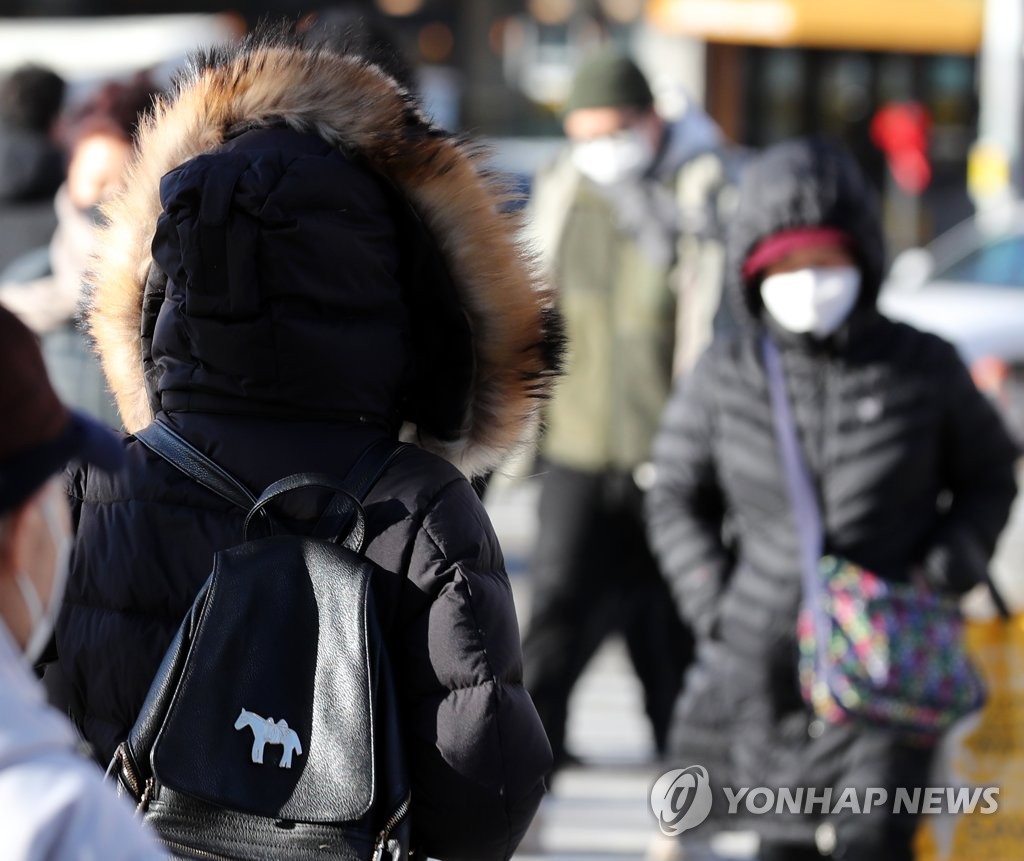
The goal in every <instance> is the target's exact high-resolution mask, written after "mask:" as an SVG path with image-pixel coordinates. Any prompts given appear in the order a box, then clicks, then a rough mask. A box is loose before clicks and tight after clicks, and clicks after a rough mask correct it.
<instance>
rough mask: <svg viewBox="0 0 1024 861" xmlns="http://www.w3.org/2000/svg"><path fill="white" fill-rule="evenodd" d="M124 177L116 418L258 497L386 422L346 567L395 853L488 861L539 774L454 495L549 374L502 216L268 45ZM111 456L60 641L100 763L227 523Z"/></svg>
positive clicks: (206, 88) (478, 545)
mask: <svg viewBox="0 0 1024 861" xmlns="http://www.w3.org/2000/svg"><path fill="white" fill-rule="evenodd" d="M325 81H326V82H332V86H333V87H336V88H337V91H336V92H335V91H334V90H332V88H331V87H325V84H324V82H325ZM289 105H291V106H294V110H293V112H291V113H289V111H287V110H285V108H286V107H287V106H289ZM282 116H284V119H282ZM311 117H312V119H311ZM314 127H315V128H316V133H311V131H310V129H311V128H314ZM339 139H340V140H341V141H342V142H345V144H346V145H345V146H344V147H342V146H340V145H339ZM140 153H141V155H140V161H139V163H138V164H137V165H136V168H135V171H134V173H133V176H132V179H131V180H130V182H129V185H128V189H127V191H126V193H125V196H124V197H123V198H121V199H119V201H118V202H117V203H116V204H115V205H114V207H113V208H112V210H111V213H110V215H111V224H110V227H109V228H108V229H107V231H106V233H105V239H104V246H103V250H102V251H101V253H100V255H99V259H98V261H97V267H96V274H95V275H94V280H93V287H94V294H93V300H92V307H91V309H90V312H89V316H90V324H91V328H92V332H93V333H94V334H95V335H96V336H97V341H98V346H99V351H100V355H101V358H102V360H103V363H104V368H105V370H106V371H107V374H108V377H109V378H110V380H111V382H112V385H113V388H114V393H115V395H116V397H117V400H118V405H119V407H120V409H121V413H122V417H123V418H124V419H125V422H126V424H127V426H128V428H129V430H135V429H138V428H139V427H142V426H145V425H146V424H148V422H149V421H150V420H151V417H152V415H153V414H156V415H161V416H162V417H163V418H164V419H165V420H167V421H169V422H170V423H171V424H173V425H174V426H175V427H176V428H177V429H178V430H179V432H180V433H181V434H182V435H184V436H185V437H186V438H188V439H189V440H190V441H192V442H193V443H194V444H195V445H196V446H198V447H199V448H201V449H202V450H203V451H205V452H206V453H207V454H208V455H210V456H211V457H213V458H214V459H215V460H216V461H218V462H219V463H220V464H221V465H223V466H224V467H225V468H226V469H228V470H229V471H231V472H232V473H234V474H235V475H236V476H238V477H239V478H240V479H241V480H242V481H243V482H245V483H246V484H248V486H249V487H250V488H251V489H253V490H255V491H258V490H260V489H262V488H263V487H265V486H266V485H267V484H268V483H270V482H272V481H274V480H276V479H278V478H281V477H283V476H285V475H289V474H291V473H294V472H297V471H315V472H326V473H330V474H333V475H336V476H344V475H345V473H346V472H347V471H348V469H349V467H350V466H351V465H352V463H354V461H355V459H356V458H357V457H358V455H359V454H360V452H362V451H363V449H364V448H365V447H366V446H367V445H368V444H369V443H370V442H371V441H373V440H374V439H377V438H379V437H380V436H382V435H391V436H394V435H396V433H397V429H398V425H399V424H400V423H403V422H404V423H405V424H406V433H407V435H409V436H411V437H412V438H414V439H416V440H417V441H418V442H419V443H420V448H414V449H412V450H410V451H407V452H405V453H404V454H402V455H401V456H400V457H399V459H398V460H397V461H396V462H395V463H393V464H392V465H391V466H390V468H389V469H388V470H387V472H386V473H385V474H384V475H383V476H382V477H381V479H380V480H379V481H378V483H377V484H376V486H375V487H374V488H373V490H372V491H371V492H370V494H369V496H368V497H367V499H366V504H365V505H366V512H367V529H368V544H367V547H368V549H367V554H368V556H369V557H370V558H371V559H373V560H374V561H375V562H377V563H378V564H379V565H380V566H381V567H382V568H384V569H385V571H386V572H388V576H387V577H385V578H383V579H382V580H381V581H380V582H378V583H376V584H375V589H376V591H377V592H378V603H377V606H378V608H379V609H380V612H381V614H382V618H383V620H384V623H385V625H386V628H387V630H388V631H389V639H390V646H391V655H392V660H393V663H394V665H395V672H396V677H397V680H398V687H399V696H400V699H401V709H402V714H403V715H404V717H405V724H404V730H405V736H406V742H407V747H408V755H409V760H410V780H411V783H412V791H413V811H412V814H411V818H412V823H413V824H412V827H413V842H414V845H415V846H416V847H417V848H418V849H419V850H421V851H423V852H424V853H425V854H427V855H430V856H432V857H437V858H440V859H466V861H470V859H472V861H479V859H504V858H508V857H509V856H510V855H511V854H512V852H513V851H514V849H515V846H516V844H517V843H518V841H519V839H520V838H521V836H522V834H523V833H524V831H525V829H526V827H527V825H528V824H529V822H530V819H531V818H532V816H533V813H534V811H535V810H536V807H537V805H538V804H539V802H540V798H541V796H542V794H543V791H544V784H543V777H544V775H545V773H546V772H547V771H548V769H549V766H550V750H549V747H548V743H547V740H546V738H545V735H544V731H543V728H542V726H541V724H540V722H539V719H538V717H537V714H536V712H535V710H534V708H533V704H532V702H531V701H530V699H529V696H528V695H527V693H526V692H525V690H524V689H523V687H522V684H521V655H520V645H519V638H518V627H517V623H516V616H515V610H514V607H513V604H512V594H511V589H510V587H509V583H508V579H507V577H506V574H505V570H504V563H503V560H502V555H501V550H500V548H499V546H498V543H497V540H496V538H495V536H494V533H493V531H492V529H491V526H490V524H489V521H488V518H487V515H486V513H485V511H484V509H483V507H482V506H481V504H480V502H479V501H478V499H477V497H476V495H475V494H474V493H473V491H472V489H471V488H470V485H469V483H468V482H467V479H466V477H465V474H464V473H469V474H472V473H473V472H474V471H477V470H480V469H483V468H486V467H487V466H488V465H490V464H493V461H494V458H496V457H500V456H501V454H502V452H503V451H507V450H508V448H509V447H511V446H513V445H514V444H515V442H516V440H518V439H519V437H520V436H521V435H522V434H523V433H525V432H527V430H528V428H529V425H530V423H531V422H532V421H533V419H534V413H535V411H536V408H537V406H538V404H537V398H538V396H541V397H542V396H543V395H544V393H545V391H546V387H547V384H548V379H549V377H550V374H551V372H552V370H553V365H552V363H551V359H552V357H553V356H554V354H555V352H556V350H555V349H554V342H553V341H552V339H551V337H550V330H549V327H548V324H549V322H550V314H549V312H548V310H547V308H548V302H547V298H546V296H545V294H543V292H541V291H538V290H537V289H536V288H535V286H534V284H533V283H532V281H531V279H530V277H529V275H528V273H527V271H526V270H525V269H524V268H523V266H522V263H521V262H520V260H519V258H518V256H517V255H516V253H515V250H514V247H513V245H512V235H513V234H512V232H511V231H510V230H509V229H508V225H507V224H505V222H504V221H503V216H501V215H499V207H498V203H499V202H500V199H499V198H496V197H495V195H494V194H493V193H492V192H491V191H490V190H489V189H488V187H487V186H486V185H485V184H484V183H483V181H482V180H481V178H480V174H479V173H478V171H477V169H476V167H475V164H474V163H473V161H472V160H471V158H470V157H469V156H468V155H467V154H466V153H465V152H464V151H463V150H462V149H461V148H460V147H459V146H457V145H456V144H454V143H453V142H452V141H451V140H449V139H448V138H446V137H445V136H444V135H443V134H441V133H440V132H438V131H437V130H435V129H432V128H431V127H429V126H428V125H427V124H426V123H425V121H423V120H422V119H421V118H420V117H419V116H418V115H417V114H415V112H414V111H413V105H412V103H411V102H409V100H408V99H407V98H406V97H405V96H404V94H403V93H401V91H400V90H398V88H397V86H396V85H395V84H394V82H392V81H390V79H388V78H386V76H384V75H383V74H382V73H381V72H380V70H378V69H376V68H374V67H372V66H367V65H366V64H365V63H362V62H360V61H356V60H353V59H351V58H339V57H336V56H334V55H332V54H329V53H326V52H321V53H308V52H303V51H299V50H297V49H293V48H291V47H289V46H287V45H274V44H271V45H262V46H261V45H257V46H249V47H247V48H244V49H242V51H241V53H240V54H238V55H231V56H227V57H220V58H213V61H212V63H210V64H208V65H204V66H200V67H199V68H197V69H195V70H194V71H193V72H192V73H191V74H190V76H189V77H187V78H186V79H185V81H184V83H183V84H182V86H181V88H180V91H179V93H178V95H177V96H176V97H175V99H174V100H173V101H171V102H168V103H166V104H162V105H161V106H159V107H158V109H157V115H156V118H155V120H153V121H151V122H150V123H149V124H148V125H147V126H146V129H145V130H144V132H143V134H142V137H141V141H140ZM403 159H404V160H405V162H404V163H402V164H398V165H396V164H395V162H398V161H400V160H403ZM388 160H391V161H390V164H389V162H388ZM389 166H390V168H391V169H390V170H387V171H386V170H385V168H387V167H389ZM410 203H411V204H412V206H410ZM435 238H436V239H439V240H440V241H439V242H435ZM484 247H486V248H488V249H489V250H490V254H489V256H488V257H487V258H486V259H482V260H481V259H479V257H478V256H477V253H476V252H477V251H478V250H479V249H481V248H484ZM439 248H440V249H442V250H443V251H444V255H443V256H442V255H441V253H439V250H438V249H439ZM481 333H483V334H484V335H486V336H487V339H486V340H484V338H483V337H482V336H481ZM413 423H414V424H415V427H412V428H411V430H410V426H411V424H413ZM431 449H432V450H431ZM125 450H126V455H127V459H128V464H127V467H126V469H125V470H124V471H123V472H122V473H121V474H119V475H116V476H112V477H107V476H103V475H100V474H99V473H95V472H93V471H91V470H86V471H81V472H78V473H77V474H75V475H73V477H72V479H71V484H70V487H71V496H72V501H73V506H74V518H75V524H76V527H77V543H76V547H75V551H74V555H73V560H72V572H71V579H70V582H69V585H68V594H67V601H66V605H65V609H64V611H63V614H62V616H61V619H60V621H59V625H58V635H57V640H58V649H59V655H60V663H61V667H62V669H63V671H64V674H65V675H66V677H67V679H68V680H69V682H70V685H71V689H72V705H73V710H74V712H75V714H76V716H77V718H78V719H79V721H80V724H81V727H82V729H83V731H84V733H85V735H86V737H87V738H88V739H89V740H90V741H91V742H92V743H93V744H94V745H95V747H96V750H97V754H98V756H99V757H100V758H102V759H106V758H107V757H109V755H110V754H111V752H112V750H113V748H114V746H115V745H116V744H117V743H118V742H119V741H120V740H122V739H123V738H124V737H125V736H126V734H127V732H128V729H129V727H130V726H131V724H132V723H133V722H134V720H135V718H136V716H137V714H138V711H139V709H140V706H141V704H142V701H143V698H144V697H145V694H146V691H147V689H148V687H149V684H150V681H151V679H152V677H153V675H154V674H155V672H156V669H157V667H158V664H159V662H160V660H161V657H162V655H163V653H164V651H165V649H166V647H167V645H168V644H169V643H170V641H171V638H172V636H173V634H174V633H175V631H176V630H177V627H178V625H179V624H180V622H181V619H182V618H183V616H184V614H185V613H186V612H187V610H188V609H189V607H190V605H191V603H192V601H193V598H194V597H195V594H196V592H197V591H198V589H199V587H200V586H201V585H202V583H203V582H204V580H205V578H206V576H207V575H208V573H209V571H210V563H211V559H212V554H213V553H214V551H216V550H218V549H221V548H226V547H229V546H233V545H234V544H237V543H239V541H240V538H241V524H242V517H243V516H244V514H243V512H241V511H238V510H233V509H231V508H230V506H228V505H226V504H225V503H224V502H222V501H221V500H220V499H219V498H217V497H215V496H213V495H211V494H210V493H209V492H207V491H205V490H204V489H202V488H201V487H198V486H196V485H195V484H194V483H192V482H191V481H189V480H188V479H186V478H185V477H183V476H182V475H180V474H178V473H177V472H176V471H175V470H174V469H173V468H172V467H170V466H168V465H167V464H165V463H164V462H162V461H161V460H159V459H157V458H156V457H155V456H154V455H152V454H151V453H149V452H148V450H147V449H145V448H144V447H143V446H142V445H141V443H139V442H137V441H136V440H135V439H134V438H133V437H131V436H126V438H125ZM441 454H443V455H445V457H441V456H440V455H441ZM450 461H454V462H455V463H452V462H450ZM455 464H458V465H459V466H461V467H462V468H463V471H460V470H459V469H457V468H456V465H455ZM297 623H299V624H301V620H297Z"/></svg>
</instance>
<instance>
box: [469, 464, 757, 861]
mask: <svg viewBox="0 0 1024 861" xmlns="http://www.w3.org/2000/svg"><path fill="white" fill-rule="evenodd" d="M535 504H536V487H535V486H531V484H530V483H529V482H528V483H527V485H526V486H516V487H513V488H504V487H501V486H500V485H499V487H498V488H496V489H494V490H492V492H491V493H490V494H489V496H488V501H487V507H488V510H489V512H490V515H491V519H492V521H493V523H494V526H495V530H496V532H497V533H498V537H499V539H500V540H501V543H502V547H503V549H504V551H505V556H506V562H507V565H508V568H509V571H510V575H511V581H512V588H513V593H514V595H515V601H516V609H517V612H518V614H519V621H520V625H521V626H525V623H526V622H527V620H528V618H529V610H530V589H529V580H528V577H527V576H526V572H525V564H526V557H527V555H528V553H529V548H530V546H531V545H532V540H533V535H534V532H535V528H536V525H535V521H534V512H535V511H536V508H535ZM568 747H569V749H570V750H571V751H573V753H575V754H576V755H577V756H579V757H580V759H581V760H582V761H583V763H584V767H581V768H570V769H567V770H565V771H564V772H561V773H559V774H558V775H557V776H556V778H555V779H554V781H553V785H552V786H551V790H550V792H549V794H548V796H547V797H546V798H545V800H544V802H543V804H542V806H541V809H540V812H539V813H538V815H537V818H536V820H535V821H534V824H533V826H532V827H531V829H530V832H529V833H528V834H527V836H526V839H525V840H524V841H523V844H522V845H521V846H520V849H519V852H517V854H516V855H515V856H514V858H515V859H516V861H683V859H685V861H726V859H738V861H749V859H753V858H754V857H755V848H756V840H755V839H754V838H753V837H752V836H751V835H749V834H735V835H720V836H719V837H717V838H716V839H715V841H714V843H713V845H712V846H706V845H704V846H690V845H689V844H688V845H687V848H686V850H685V854H682V851H681V850H680V848H679V847H678V845H677V844H676V843H675V842H674V841H670V840H668V839H666V838H663V837H662V836H661V834H660V832H659V830H658V826H657V822H656V820H655V818H654V815H653V814H652V813H651V809H650V804H649V796H650V791H651V787H652V786H653V784H654V781H655V780H656V779H657V777H658V775H659V774H661V773H662V772H663V771H664V770H666V767H665V766H661V765H659V764H657V763H655V762H654V757H653V753H654V751H653V743H652V739H651V735H650V730H649V728H648V725H647V722H646V719H645V718H644V715H643V705H642V692H641V688H640V684H639V682H638V681H637V679H636V677H635V676H634V675H633V672H632V669H631V667H630V665H629V661H628V658H627V655H626V651H625V647H624V645H623V643H622V641H621V640H620V639H619V638H617V637H613V638H611V639H609V641H608V642H607V643H606V644H605V645H604V647H603V648H602V649H601V650H600V652H599V653H598V654H597V655H596V656H595V657H594V659H593V661H591V663H590V665H589V666H588V668H587V670H586V672H585V673H584V675H583V677H582V678H581V679H580V682H579V683H578V685H577V686H576V689H575V691H574V692H573V698H572V700H571V701H570V716H569V726H568ZM689 764H690V763H683V765H689Z"/></svg>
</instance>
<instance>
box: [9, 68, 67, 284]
mask: <svg viewBox="0 0 1024 861" xmlns="http://www.w3.org/2000/svg"><path fill="white" fill-rule="evenodd" d="M64 90H65V85H64V79H63V78H61V76H60V75H58V74H57V73H56V72H54V71H52V70H50V69H46V68H43V67H42V66H34V65H28V66H21V67H19V68H17V69H15V70H14V71H13V72H11V73H10V74H8V75H7V76H6V77H5V78H4V79H3V81H2V82H0V281H2V280H3V271H4V269H6V268H7V266H8V264H10V263H11V261H12V260H14V259H15V258H17V257H18V256H19V255H21V254H22V253H24V252H26V251H29V250H30V249H33V248H37V247H38V246H40V245H45V244H46V242H48V241H49V239H50V236H51V235H52V234H53V231H54V229H55V228H56V227H57V216H56V214H55V213H54V211H53V196H54V194H56V192H57V189H58V187H59V186H60V184H61V183H62V182H63V181H64V151H63V150H62V148H61V147H60V145H59V144H58V142H57V140H56V136H55V125H56V121H57V118H58V116H59V115H60V110H61V105H62V104H63V102H64Z"/></svg>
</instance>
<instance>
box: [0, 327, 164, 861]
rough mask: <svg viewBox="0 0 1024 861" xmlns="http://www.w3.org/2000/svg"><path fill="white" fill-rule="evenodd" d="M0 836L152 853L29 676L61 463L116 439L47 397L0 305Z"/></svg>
mask: <svg viewBox="0 0 1024 861" xmlns="http://www.w3.org/2000/svg"><path fill="white" fill-rule="evenodd" d="M0 368H2V369H3V373H2V374H0V413H2V415H3V417H4V421H3V424H2V426H0V835H2V838H0V842H2V844H3V857H4V858H5V859H9V861H35V859H44V858H45V859H53V861H62V859H68V861H71V859H81V858H103V859H126V861H127V859H131V861H136V859H145V858H162V857H164V856H163V853H162V852H160V851H159V850H158V849H157V847H156V845H155V843H154V842H153V841H152V839H151V838H150V837H149V835H148V834H146V833H145V832H144V831H143V830H142V827H141V825H140V824H139V823H138V822H137V821H136V820H135V819H134V818H133V816H132V810H131V808H130V807H128V806H127V805H125V804H124V803H123V802H121V801H120V800H118V799H117V798H116V797H115V795H114V792H113V788H112V786H110V785H104V784H103V775H102V774H101V773H100V771H99V769H97V768H96V765H95V764H94V763H92V762H90V761H89V760H87V759H86V758H84V757H83V756H81V755H80V754H79V753H78V751H77V749H76V748H77V737H76V735H75V732H74V730H73V729H72V727H71V725H70V724H69V723H68V722H67V720H66V719H65V718H63V717H62V716H61V715H60V714H59V713H58V712H57V711H56V710H54V709H52V708H50V707H49V706H48V705H47V704H46V701H45V698H44V696H43V690H42V688H41V687H40V686H39V684H38V682H37V681H36V679H35V677H34V676H33V674H32V665H33V663H34V662H35V661H36V660H37V659H38V658H39V657H40V655H41V653H42V651H43V649H44V648H45V647H46V646H47V645H48V644H49V642H50V638H51V636H52V633H53V623H54V620H55V619H56V617H57V612H58V610H59V609H60V605H61V600H62V598H63V594H64V584H65V582H66V578H67V570H68V569H67V563H68V551H69V549H70V541H71V521H70V517H69V516H68V506H67V501H66V499H65V496H64V491H63V483H62V482H61V480H60V474H61V473H62V471H63V469H64V466H65V465H66V463H67V462H68V461H69V460H71V459H78V460H82V461H85V462H87V463H90V464H92V465H93V466H94V467H95V468H96V470H97V475H99V474H100V472H101V471H110V470H114V469H117V468H118V467H119V466H120V465H121V463H122V460H123V454H122V452H121V446H120V444H119V443H118V440H117V438H116V437H115V436H114V435H113V434H112V433H111V432H110V431H108V430H106V429H105V428H103V427H102V426H101V425H99V424H97V423H95V422H94V421H92V420H90V419H89V418H87V417H86V416H84V415H82V414H79V413H75V412H71V411H69V410H68V409H67V408H65V406H64V405H63V404H61V402H60V401H59V400H58V398H57V395H56V394H55V393H54V391H53V389H52V388H51V386H50V383H49V381H48V380H47V378H46V370H45V368H44V365H43V360H42V356H41V355H40V353H39V348H38V346H37V345H36V340H35V338H34V337H33V335H32V333H31V332H30V331H29V330H28V329H27V328H26V327H25V326H24V325H23V324H22V323H20V322H19V321H18V319H17V318H16V317H15V316H14V315H13V314H11V313H10V312H9V311H7V310H6V309H5V308H2V307H0Z"/></svg>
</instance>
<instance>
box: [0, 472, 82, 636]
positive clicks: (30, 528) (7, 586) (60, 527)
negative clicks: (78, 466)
mask: <svg viewBox="0 0 1024 861" xmlns="http://www.w3.org/2000/svg"><path fill="white" fill-rule="evenodd" d="M70 537H71V518H70V515H69V512H68V505H67V500H66V499H65V496H64V490H63V483H62V481H61V479H60V478H59V477H54V478H52V479H50V481H48V482H47V483H46V484H45V485H43V487H42V488H41V489H40V490H39V491H38V492H37V493H36V494H35V495H34V496H32V497H31V498H30V499H29V500H28V501H27V502H25V503H23V504H22V505H21V506H20V507H19V508H18V509H16V510H15V511H13V512H10V513H9V514H8V515H7V516H6V517H5V518H4V521H3V529H2V534H0V616H2V617H3V620H4V622H5V623H6V625H7V628H8V630H9V631H10V632H11V634H12V635H13V637H14V639H15V641H16V642H17V643H18V645H19V646H20V647H21V648H22V649H25V648H26V646H28V645H29V643H30V640H31V638H32V635H33V633H34V632H35V631H36V630H37V628H38V627H39V625H40V620H39V613H40V611H42V612H43V613H50V614H51V615H55V613H56V610H57V607H54V606H53V605H54V602H60V601H61V600H62V598H63V578H64V573H65V572H62V571H60V570H58V569H59V568H60V567H61V566H63V565H64V564H65V563H66V559H65V558H62V557H63V554H62V550H63V548H64V547H65V546H66V545H67V542H68V541H69V540H70ZM19 580H20V581H21V582H20V583H19ZM57 592H60V594H56V593H57ZM27 593H32V594H34V596H35V597H34V599H33V597H32V596H31V595H29V594H27ZM32 604H36V607H32V606H30V605H32ZM47 639H48V635H47Z"/></svg>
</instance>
